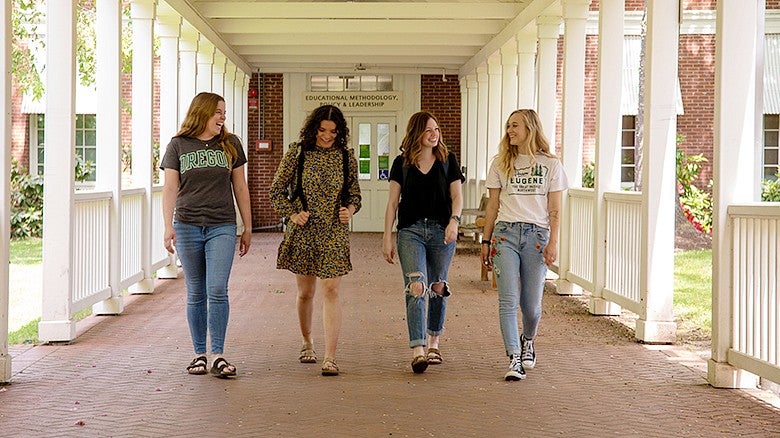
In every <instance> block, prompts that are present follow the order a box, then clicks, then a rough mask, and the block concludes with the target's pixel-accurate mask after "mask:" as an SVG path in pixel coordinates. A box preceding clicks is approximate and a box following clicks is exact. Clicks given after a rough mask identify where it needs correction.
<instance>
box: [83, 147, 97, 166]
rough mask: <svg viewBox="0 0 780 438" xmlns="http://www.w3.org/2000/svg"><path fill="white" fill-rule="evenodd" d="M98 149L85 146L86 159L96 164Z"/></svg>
mask: <svg viewBox="0 0 780 438" xmlns="http://www.w3.org/2000/svg"><path fill="white" fill-rule="evenodd" d="M96 153H97V149H96V148H85V149H84V159H86V160H87V161H91V162H92V165H93V166H94V164H95V161H96V160H97V154H96Z"/></svg>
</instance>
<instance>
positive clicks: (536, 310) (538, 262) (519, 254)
mask: <svg viewBox="0 0 780 438" xmlns="http://www.w3.org/2000/svg"><path fill="white" fill-rule="evenodd" d="M549 240H550V230H548V229H546V228H542V227H540V226H537V225H534V224H527V223H523V222H503V221H500V222H497V223H496V227H495V229H494V230H493V244H492V246H491V248H490V251H491V261H492V264H493V273H494V275H495V276H496V284H497V286H498V317H499V321H500V323H501V335H502V336H503V338H504V347H505V348H506V354H507V355H513V354H520V351H521V348H520V336H519V335H518V326H517V307H518V303H519V305H520V309H521V310H522V312H523V334H524V335H525V337H526V338H528V339H533V338H534V337H535V336H536V330H537V328H538V327H539V319H540V318H541V316H542V292H543V291H544V278H545V276H546V275H547V265H546V264H545V263H544V248H545V247H546V246H547V242H548V241H549ZM518 276H519V280H520V281H519V283H520V287H519V288H518Z"/></svg>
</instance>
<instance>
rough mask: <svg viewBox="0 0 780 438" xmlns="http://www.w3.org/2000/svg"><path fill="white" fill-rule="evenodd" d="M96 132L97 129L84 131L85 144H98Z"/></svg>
mask: <svg viewBox="0 0 780 438" xmlns="http://www.w3.org/2000/svg"><path fill="white" fill-rule="evenodd" d="M95 136H96V132H95V131H85V132H84V146H96V145H97V139H96V138H95Z"/></svg>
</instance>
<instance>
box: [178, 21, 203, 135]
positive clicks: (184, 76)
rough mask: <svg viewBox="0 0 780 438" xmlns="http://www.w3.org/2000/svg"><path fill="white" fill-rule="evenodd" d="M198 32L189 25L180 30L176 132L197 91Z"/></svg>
mask: <svg viewBox="0 0 780 438" xmlns="http://www.w3.org/2000/svg"><path fill="white" fill-rule="evenodd" d="M197 59H198V32H197V31H196V30H195V28H193V27H192V26H189V25H183V26H182V28H181V38H180V39H179V117H178V122H177V124H176V131H177V132H178V127H179V126H181V122H183V121H184V117H185V116H186V115H187V109H188V108H189V107H190V102H192V98H193V97H195V94H196V90H197V80H196V73H197V71H198V63H197Z"/></svg>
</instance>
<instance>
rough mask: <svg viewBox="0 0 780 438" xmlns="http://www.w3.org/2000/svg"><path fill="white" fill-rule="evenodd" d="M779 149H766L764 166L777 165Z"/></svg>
mask: <svg viewBox="0 0 780 438" xmlns="http://www.w3.org/2000/svg"><path fill="white" fill-rule="evenodd" d="M777 164H778V163H777V149H764V165H765V166H769V165H777Z"/></svg>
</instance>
